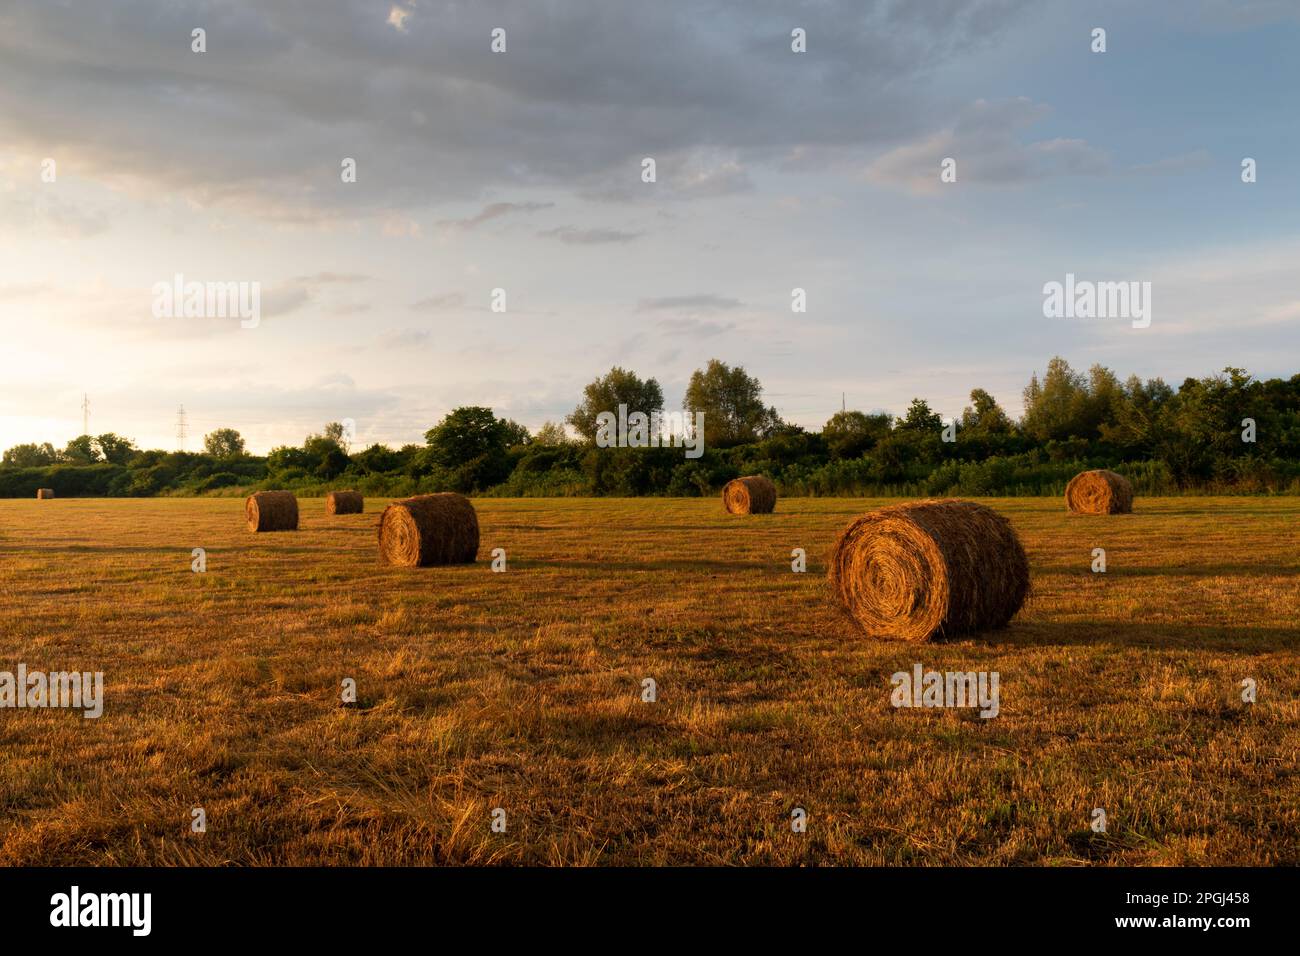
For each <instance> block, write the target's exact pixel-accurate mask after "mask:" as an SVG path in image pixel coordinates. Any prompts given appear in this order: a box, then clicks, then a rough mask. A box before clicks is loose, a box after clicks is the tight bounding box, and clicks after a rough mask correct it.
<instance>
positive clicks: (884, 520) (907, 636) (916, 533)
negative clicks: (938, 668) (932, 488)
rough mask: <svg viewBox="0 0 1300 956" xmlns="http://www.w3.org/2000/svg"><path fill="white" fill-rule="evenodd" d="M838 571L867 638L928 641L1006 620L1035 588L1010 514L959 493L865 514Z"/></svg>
mask: <svg viewBox="0 0 1300 956" xmlns="http://www.w3.org/2000/svg"><path fill="white" fill-rule="evenodd" d="M829 578H830V584H831V589H832V591H833V593H834V595H835V598H836V599H837V600H838V601H839V603H840V605H841V606H842V607H843V608H844V610H845V611H847V612H848V614H849V616H850V617H852V618H853V620H854V621H855V622H856V623H857V624H858V626H859V627H860V628H861V629H862V630H863V631H864V632H865V633H866V634H867V635H868V636H871V637H887V638H897V639H901V640H905V641H929V640H933V639H943V638H949V637H954V636H956V635H959V634H969V633H975V632H978V631H985V630H991V629H993V628H998V627H1002V626H1004V625H1005V624H1006V623H1007V622H1008V621H1010V620H1011V618H1012V617H1013V616H1015V613H1016V612H1017V611H1019V610H1020V607H1021V605H1022V604H1024V602H1025V596H1026V595H1027V594H1028V592H1029V560H1028V559H1027V558H1026V557H1025V549H1024V548H1023V547H1022V546H1021V544H1020V539H1019V538H1018V537H1017V536H1016V532H1015V529H1014V528H1012V527H1011V522H1010V521H1008V520H1007V519H1006V518H1004V517H1002V515H1000V514H998V513H997V512H996V511H994V510H992V509H991V508H986V507H985V506H984V505H979V504H976V503H975V502H973V501H959V500H957V499H952V498H950V499H944V500H939V501H918V502H914V503H909V504H902V505H893V506H891V507H888V508H881V509H879V510H877V511H871V512H868V513H867V514H864V515H859V516H858V517H857V518H855V519H853V522H852V523H851V524H850V525H849V526H848V527H847V528H845V529H844V531H842V532H841V533H840V536H839V538H838V539H837V540H836V542H835V550H834V552H833V553H832V555H831V562H830V572H829Z"/></svg>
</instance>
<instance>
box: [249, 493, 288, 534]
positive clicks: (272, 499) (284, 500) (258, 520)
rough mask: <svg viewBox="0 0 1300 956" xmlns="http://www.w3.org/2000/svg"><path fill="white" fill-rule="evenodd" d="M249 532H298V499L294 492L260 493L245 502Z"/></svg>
mask: <svg viewBox="0 0 1300 956" xmlns="http://www.w3.org/2000/svg"><path fill="white" fill-rule="evenodd" d="M244 517H245V518H247V519H248V530H249V531H297V530H298V499H297V498H295V497H294V494H293V492H292V491H258V492H255V493H253V494H251V495H249V496H248V500H247V501H245V502H244Z"/></svg>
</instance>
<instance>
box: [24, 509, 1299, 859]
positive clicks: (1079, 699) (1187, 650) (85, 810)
mask: <svg viewBox="0 0 1300 956" xmlns="http://www.w3.org/2000/svg"><path fill="white" fill-rule="evenodd" d="M881 503H882V502H878V501H874V502H873V501H861V500H844V499H820V500H818V499H785V500H782V501H781V502H780V503H779V504H778V506H777V511H776V513H775V514H773V515H765V516H756V517H749V518H739V517H734V516H730V515H727V514H724V513H723V511H722V509H721V507H720V505H719V504H718V502H717V501H716V500H713V499H709V500H675V499H651V498H645V499H635V500H600V499H580V500H494V499H479V500H476V501H475V507H476V508H477V509H478V514H479V521H480V525H481V528H482V548H481V550H480V552H479V554H480V560H479V562H478V563H477V564H475V565H467V566H452V567H440V568H412V569H406V568H388V567H381V566H380V565H379V564H378V560H377V549H376V540H375V523H376V521H377V519H378V512H379V511H380V510H381V508H382V505H383V504H384V502H382V501H379V500H373V499H372V500H370V501H367V502H366V511H367V513H365V514H361V515H342V516H335V517H327V516H326V515H325V513H324V502H323V501H322V500H320V499H304V500H303V501H302V502H301V503H300V504H301V511H302V516H301V531H299V532H297V533H291V532H286V533H278V534H265V535H253V534H250V533H249V532H248V531H247V530H246V529H245V525H244V518H243V509H242V503H241V502H239V501H237V500H232V499H153V500H73V499H56V500H54V501H34V500H33V501H3V502H0V670H8V671H13V670H15V669H16V667H17V665H18V664H19V663H25V664H26V665H27V667H28V668H29V669H40V670H48V671H54V670H81V671H103V673H104V684H105V694H104V696H105V702H104V714H103V716H102V717H101V718H99V719H98V720H93V719H92V720H87V719H85V718H83V717H82V715H81V713H80V712H79V711H67V710H32V709H23V710H10V709H6V710H0V729H2V730H3V741H4V756H5V759H4V761H3V762H2V763H0V841H2V842H3V846H4V851H5V852H4V859H5V861H6V862H8V863H11V864H27V865H35V864H66V863H95V864H146V865H147V864H164V865H166V864H177V865H186V864H221V863H241V864H290V863H292V864H322V863H330V864H431V863H478V864H490V863H502V862H516V863H517V862H526V863H538V864H555V863H559V864H634V863H635V864H646V863H658V864H672V863H698V864H719V863H726V864H740V863H763V864H791V863H826V864H830V863H836V864H848V863H854V864H918V863H920V864H1013V863H1047V864H1077V863H1127V864H1201V863H1217V864H1229V865H1244V864H1276V863H1288V864H1296V863H1300V786H1298V785H1297V754H1298V753H1300V719H1298V718H1300V704H1298V703H1297V700H1298V695H1300V670H1298V669H1297V667H1296V661H1297V648H1298V647H1300V625H1298V624H1297V621H1300V588H1297V584H1298V583H1300V547H1297V539H1296V533H1295V529H1296V528H1297V519H1298V518H1300V499H1262V498H1238V499H1226V498H1180V499H1142V500H1140V501H1139V502H1138V504H1137V513H1135V514H1132V515H1119V516H1114V517H1082V516H1071V515H1068V514H1066V513H1065V510H1064V506H1063V504H1062V503H1061V502H1060V501H1059V500H1044V499H1004V500H992V501H988V502H986V503H988V504H990V505H991V506H992V507H994V508H995V509H996V510H997V511H999V512H1000V513H1002V514H1004V515H1006V516H1007V517H1009V518H1010V519H1011V521H1012V522H1013V523H1014V525H1015V527H1016V529H1017V531H1018V532H1019V534H1020V536H1021V538H1022V540H1023V541H1024V544H1025V548H1026V551H1027V552H1028V555H1029V560H1030V564H1031V568H1032V575H1033V581H1032V590H1031V594H1030V598H1029V601H1028V603H1027V604H1026V606H1025V609H1024V610H1023V611H1022V612H1021V614H1020V615H1019V616H1018V617H1017V618H1016V619H1015V620H1014V621H1013V622H1012V625H1011V627H1010V628H1008V629H1007V630H1004V631H999V632H994V633H992V634H987V635H984V636H983V637H982V638H980V639H975V640H965V641H961V642H958V643H951V644H943V645H924V646H914V645H908V644H902V643H896V642H872V641H869V640H867V639H864V638H862V637H860V636H858V635H857V633H856V632H855V630H854V628H853V627H852V626H851V625H850V624H849V623H848V622H847V621H846V620H845V619H843V618H841V617H840V616H839V615H838V613H837V612H836V611H835V610H834V608H833V606H832V604H831V603H830V602H829V601H828V599H827V591H826V583H825V572H826V563H825V558H826V555H827V553H828V551H829V548H830V546H831V543H832V542H833V540H834V537H835V535H836V533H837V532H838V531H839V530H840V529H841V528H842V527H843V526H844V525H846V524H847V523H848V522H849V520H850V519H851V518H852V517H853V516H854V515H856V514H859V513H860V512H862V511H864V510H866V509H868V508H870V507H874V506H876V505H879V504H881ZM498 547H499V548H504V549H505V550H506V553H507V560H508V570H507V572H506V573H504V574H495V573H492V572H491V571H490V569H489V560H488V558H489V555H490V553H491V550H492V549H493V548H498ZM795 547H803V548H805V549H806V550H807V553H808V561H809V566H808V572H807V573H806V574H794V573H792V572H791V570H790V552H791V549H792V548H795ZM1097 547H1103V548H1105V549H1106V555H1107V564H1108V571H1107V573H1105V574H1093V573H1092V572H1091V570H1090V565H1091V563H1092V550H1093V548H1097ZM193 548H205V549H206V550H207V568H208V570H207V572H206V573H203V574H196V573H193V572H191V570H190V563H191V550H192V549H193ZM914 663H920V664H922V665H923V666H924V667H925V668H926V669H934V670H941V671H942V670H958V669H960V670H989V671H998V672H999V673H1000V675H1001V712H1000V714H999V716H997V717H996V718H994V719H991V720H984V719H981V718H980V717H978V716H977V715H976V714H975V713H974V712H973V711H971V710H952V709H949V710H943V709H939V710H909V709H895V708H893V707H892V706H891V705H890V690H891V687H890V682H889V678H890V675H891V674H892V673H894V672H895V671H900V670H910V669H911V667H912V665H913V664H914ZM647 677H649V678H653V679H654V680H655V681H656V683H657V686H658V701H657V702H655V703H645V702H642V699H641V688H642V681H643V679H645V678H647ZM344 678H352V679H354V680H355V681H356V686H357V696H358V703H357V705H356V706H355V707H343V706H341V705H340V685H341V682H342V681H343V679H344ZM1245 678H1253V679H1254V680H1255V681H1256V682H1257V684H1258V688H1259V699H1258V702H1257V703H1255V704H1253V705H1251V704H1245V703H1243V702H1242V700H1241V682H1242V680H1243V679H1245ZM194 807H203V808H204V810H205V811H206V814H207V832H206V833H204V834H193V833H191V832H190V820H191V809H192V808H194ZM498 807H500V808H503V809H504V810H505V811H506V821H507V827H506V831H505V832H504V833H494V832H492V830H491V827H490V824H491V821H492V811H493V809H495V808H498ZM795 807H802V808H804V809H806V811H807V813H808V830H807V832H806V833H804V834H797V833H793V832H792V831H791V826H790V815H791V811H792V810H793V809H794V808H795ZM1095 807H1101V808H1104V809H1105V811H1106V816H1107V831H1106V832H1105V833H1104V834H1101V833H1094V832H1092V831H1091V829H1090V828H1089V822H1090V815H1091V813H1092V810H1093V808H1095Z"/></svg>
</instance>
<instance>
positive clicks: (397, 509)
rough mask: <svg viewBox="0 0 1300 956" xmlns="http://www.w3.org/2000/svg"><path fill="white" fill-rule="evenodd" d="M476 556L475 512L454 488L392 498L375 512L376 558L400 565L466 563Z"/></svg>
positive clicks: (476, 520)
mask: <svg viewBox="0 0 1300 956" xmlns="http://www.w3.org/2000/svg"><path fill="white" fill-rule="evenodd" d="M477 557H478V515H477V514H476V513H475V511H474V506H473V505H472V504H470V502H469V499H468V498H466V497H464V496H463V495H458V494H456V493H454V492H450V491H448V492H443V493H441V494H436V495H416V496H415V497H414V498H404V499H403V500H401V501H394V502H393V503H392V504H391V505H389V506H388V507H387V508H385V509H384V513H383V514H382V515H380V516H379V560H380V562H381V563H383V564H393V565H397V566H399V567H403V568H415V567H427V566H428V565H431V564H466V563H469V562H472V561H474V559H475V558H477Z"/></svg>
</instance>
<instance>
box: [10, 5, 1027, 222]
mask: <svg viewBox="0 0 1300 956" xmlns="http://www.w3.org/2000/svg"><path fill="white" fill-rule="evenodd" d="M930 7H931V5H930V4H907V3H888V4H886V3H878V4H863V3H860V2H858V0H828V2H825V3H820V4H817V5H810V6H805V7H802V8H801V9H800V10H799V12H798V13H799V19H800V24H801V25H803V26H805V27H806V28H807V30H808V35H809V38H810V39H809V42H810V44H811V50H812V51H815V53H814V52H810V53H809V54H806V55H795V54H792V53H791V52H790V49H789V34H790V23H791V12H790V11H789V10H788V9H787V8H786V6H785V5H783V4H778V3H775V2H770V0H769V2H757V3H756V2H750V0H723V2H719V3H717V4H713V5H711V6H710V8H709V15H708V16H707V17H706V16H700V15H697V13H696V11H695V9H694V7H693V6H691V5H689V4H687V3H685V2H680V3H673V2H666V3H665V5H654V6H647V5H643V4H615V5H611V4H608V3H605V2H603V0H573V2H570V3H566V4H563V5H557V4H541V5H539V4H523V5H520V4H516V3H511V2H508V0H482V2H476V3H474V4H464V3H461V2H458V0H423V2H421V3H420V6H419V11H418V16H416V15H413V13H412V11H413V10H414V6H413V5H412V4H410V3H395V4H390V5H388V7H387V14H386V16H385V15H384V14H383V13H380V14H379V15H376V8H375V6H374V5H373V4H361V3H355V2H351V0H317V2H313V3H311V4H310V5H307V4H303V3H300V2H289V0H280V2H277V0H231V2H229V3H222V4H220V5H211V6H204V7H203V8H202V17H201V18H202V19H203V20H204V26H205V28H206V29H207V34H208V52H206V53H202V54H198V53H193V52H191V50H190V40H189V36H190V30H191V29H192V27H193V26H194V23H193V21H194V19H195V16H196V12H195V10H193V9H191V8H189V7H188V6H186V5H171V6H168V5H164V6H162V7H160V6H159V5H158V4H157V3H153V2H148V0H118V2H115V3H113V4H90V5H77V6H75V7H74V6H65V5H59V4H51V3H48V2H47V0H11V2H9V3H7V4H6V5H5V12H4V15H3V20H4V29H3V30H0V140H2V141H5V142H6V143H7V144H9V145H10V146H12V148H14V149H16V150H19V151H21V152H24V153H32V154H35V155H44V154H45V153H44V152H42V151H43V150H45V149H46V148H47V147H48V144H50V143H58V144H60V149H59V151H58V152H57V153H56V155H64V154H67V155H71V156H75V158H76V162H77V168H78V170H79V171H80V173H81V174H82V175H84V176H85V177H87V178H89V179H93V180H97V181H100V182H111V183H112V184H114V185H115V186H116V187H117V188H121V189H124V190H131V191H133V192H134V193H135V194H136V195H137V196H141V197H148V198H150V199H153V200H165V199H168V198H174V197H180V198H183V199H185V200H188V201H190V202H193V203H196V204H198V205H199V206H202V207H215V206H231V207H235V208H238V209H239V210H241V211H244V212H246V213H248V214H250V215H255V216H258V217H261V218H264V219H270V220H277V221H284V222H299V223H313V222H330V221H339V222H352V221H355V220H356V219H357V218H358V217H359V216H362V215H374V216H377V217H380V218H381V219H382V218H383V217H394V222H393V223H392V224H390V225H389V226H388V227H387V228H388V229H389V230H390V231H392V230H396V231H398V232H399V234H403V235H414V234H415V230H416V227H415V226H414V221H415V220H414V217H413V215H412V211H413V210H417V209H419V208H422V207H428V206H431V205H434V204H436V203H440V202H444V201H447V200H450V199H463V198H464V197H465V196H472V195H482V194H484V193H485V192H487V191H490V190H492V189H494V188H506V187H555V188H562V189H567V188H572V187H573V185H574V184H575V183H587V184H590V185H591V186H592V187H593V188H598V187H600V186H601V185H602V184H603V185H605V186H606V187H609V186H617V185H619V183H620V181H621V180H622V179H623V178H624V177H630V178H629V180H628V181H629V182H631V183H636V184H638V185H639V165H638V164H639V162H640V159H641V158H642V157H644V156H655V157H659V158H660V159H661V165H662V167H663V168H662V169H661V174H662V175H661V181H660V185H667V186H668V187H669V188H668V189H663V190H660V192H661V193H662V194H665V195H667V194H669V193H672V194H675V195H680V196H683V197H686V196H690V197H708V196H718V195H727V194H731V193H735V192H737V191H740V190H744V189H747V188H749V176H748V173H747V170H748V169H749V168H750V166H751V165H752V164H753V163H755V162H762V161H765V160H766V159H767V158H770V157H772V156H773V155H775V154H776V153H777V152H780V151H783V150H788V149H791V148H793V147H796V146H799V145H806V146H809V147H817V146H826V145H839V146H849V145H865V146H877V147H883V146H884V145H886V144H888V143H889V142H891V141H898V139H899V138H900V137H902V136H906V135H908V134H909V133H912V132H914V131H915V130H916V128H917V126H918V122H917V116H918V114H921V113H923V112H924V111H925V110H926V109H927V108H928V104H927V103H926V101H925V95H926V94H925V92H924V90H923V89H922V88H921V86H920V85H919V84H918V83H915V82H913V81H916V80H919V79H920V78H922V77H923V75H924V74H925V73H926V72H927V71H928V70H931V69H932V68H933V64H937V63H944V62H946V61H948V60H949V59H951V58H952V57H955V56H957V55H960V54H962V53H964V52H966V51H970V50H978V49H982V48H984V47H986V46H988V45H990V44H993V43H995V42H997V41H998V39H999V38H1001V37H1003V36H1005V35H1007V34H1008V31H1010V30H1012V29H1013V28H1015V27H1016V26H1017V24H1018V23H1019V22H1022V21H1023V18H1024V16H1025V14H1026V11H1031V10H1032V8H1033V5H1032V4H1031V3H1030V2H1029V0H971V2H968V3H964V4H961V5H959V6H958V5H954V4H948V3H945V4H941V5H939V6H938V7H936V8H935V9H930ZM379 9H380V10H381V11H382V10H383V9H384V8H383V7H380V8H379ZM503 23H505V24H507V25H508V26H509V28H510V37H511V43H510V48H509V53H508V54H504V55H491V54H489V53H488V52H487V38H488V36H489V32H490V30H491V29H492V28H493V27H495V26H499V25H501V24H503ZM864 117H869V118H870V122H863V121H862V118H864ZM422 119H423V123H422V121H421V120H422ZM431 124H436V125H434V127H433V128H436V133H431ZM252 144H255V148H253V145H252ZM344 157H350V158H354V159H356V161H357V177H358V178H357V182H356V183H343V182H342V181H341V178H340V175H339V173H340V166H339V164H340V161H341V160H342V158H344ZM678 157H680V158H681V163H680V170H679V171H678V172H676V173H675V172H674V170H673V169H672V168H671V167H672V166H673V165H674V162H676V161H677V159H676V158H678Z"/></svg>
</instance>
